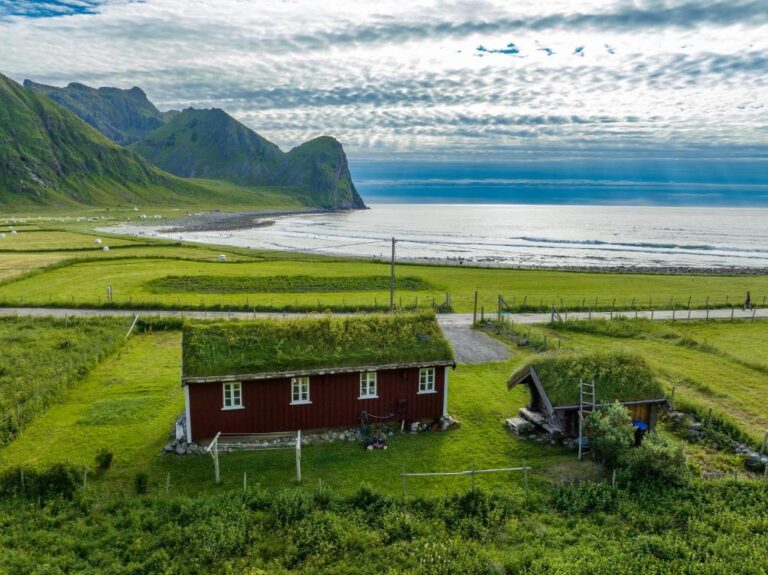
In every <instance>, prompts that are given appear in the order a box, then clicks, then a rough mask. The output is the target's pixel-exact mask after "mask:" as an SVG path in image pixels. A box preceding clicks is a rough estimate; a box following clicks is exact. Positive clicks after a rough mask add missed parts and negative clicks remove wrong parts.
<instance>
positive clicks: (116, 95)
mask: <svg viewBox="0 0 768 575" xmlns="http://www.w3.org/2000/svg"><path fill="white" fill-rule="evenodd" d="M24 87H25V88H27V89H29V90H32V91H33V92H37V93H38V94H43V95H44V96H48V97H49V98H50V99H51V100H53V101H54V102H56V103H57V104H60V105H62V106H64V107H65V108H67V109H68V110H70V111H71V112H74V113H75V114H76V115H77V116H79V117H80V118H81V119H82V120H84V121H85V122H87V123H89V124H90V125H91V126H93V127H94V128H96V129H97V130H98V131H99V132H101V133H102V134H104V135H105V136H106V137H107V138H109V139H110V140H112V141H114V142H117V143H118V144H122V145H123V146H127V145H128V144H131V143H133V142H135V141H137V140H140V139H141V138H143V137H144V136H146V135H147V134H148V133H149V132H151V131H152V130H155V129H157V128H159V127H160V126H162V125H163V124H164V123H165V121H166V115H164V114H163V113H162V112H160V110H158V109H157V108H155V105H154V104H152V102H150V101H149V100H148V99H147V95H146V94H145V93H144V92H143V91H142V90H141V88H135V87H134V88H131V89H130V90H121V89H119V88H98V89H96V88H90V87H88V86H85V85H83V84H78V83H74V82H73V83H71V84H69V85H68V86H67V87H65V88H56V87H54V86H46V85H44V84H37V83H36V82H32V81H31V80H24Z"/></svg>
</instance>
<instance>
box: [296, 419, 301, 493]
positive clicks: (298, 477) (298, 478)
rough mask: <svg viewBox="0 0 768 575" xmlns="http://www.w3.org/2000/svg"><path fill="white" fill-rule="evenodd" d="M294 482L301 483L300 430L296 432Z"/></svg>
mask: <svg viewBox="0 0 768 575" xmlns="http://www.w3.org/2000/svg"><path fill="white" fill-rule="evenodd" d="M296 482H297V483H301V429H299V431H297V432H296Z"/></svg>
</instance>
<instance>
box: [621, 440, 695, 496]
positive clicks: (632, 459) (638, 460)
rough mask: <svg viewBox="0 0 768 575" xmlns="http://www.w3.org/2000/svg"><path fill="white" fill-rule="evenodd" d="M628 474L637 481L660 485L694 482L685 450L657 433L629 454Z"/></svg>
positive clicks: (627, 461) (627, 460) (678, 484)
mask: <svg viewBox="0 0 768 575" xmlns="http://www.w3.org/2000/svg"><path fill="white" fill-rule="evenodd" d="M626 473H627V476H628V478H629V479H631V480H633V481H639V482H643V483H656V484H659V485H673V486H682V485H685V484H687V483H688V482H689V481H690V479H691V477H690V471H689V469H688V463H687V461H686V457H685V452H684V451H683V448H682V447H681V446H680V445H678V444H676V443H673V442H671V441H670V440H668V439H666V438H664V437H662V436H660V435H658V434H656V433H650V434H648V435H646V436H645V438H644V440H643V444H642V445H641V446H640V447H638V448H637V449H633V450H631V451H630V452H629V453H628V454H627V457H626Z"/></svg>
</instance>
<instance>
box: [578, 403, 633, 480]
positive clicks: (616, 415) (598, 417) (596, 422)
mask: <svg viewBox="0 0 768 575" xmlns="http://www.w3.org/2000/svg"><path fill="white" fill-rule="evenodd" d="M587 434H588V435H589V439H590V441H591V443H592V449H593V451H594V454H595V457H597V458H598V459H599V460H600V461H601V462H602V463H603V464H604V465H606V466H608V467H609V468H611V469H614V468H616V467H618V466H619V465H620V463H621V461H622V458H623V457H624V454H625V452H626V451H627V449H628V448H629V447H630V446H631V445H632V444H633V443H634V441H635V430H634V428H633V427H632V418H631V417H630V415H629V412H628V411H627V410H626V408H625V407H624V406H623V405H621V404H620V403H619V402H618V401H617V402H614V403H609V404H607V405H601V406H599V407H598V408H597V409H595V411H593V412H592V413H591V414H590V415H589V418H588V419H587Z"/></svg>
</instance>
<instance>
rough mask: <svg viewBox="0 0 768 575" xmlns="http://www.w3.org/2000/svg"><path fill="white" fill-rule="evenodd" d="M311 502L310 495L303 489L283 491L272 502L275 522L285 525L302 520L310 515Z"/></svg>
mask: <svg viewBox="0 0 768 575" xmlns="http://www.w3.org/2000/svg"><path fill="white" fill-rule="evenodd" d="M311 503H312V502H311V499H310V497H309V496H308V495H307V494H306V493H304V492H302V491H289V490H286V491H282V492H281V493H280V494H279V495H278V496H277V497H276V498H275V500H274V502H273V504H272V514H273V516H274V519H275V523H277V525H279V526H282V527H284V526H286V525H291V524H293V523H296V522H298V521H301V520H302V519H304V518H305V517H306V516H307V515H309V513H310V511H311V509H312V505H311Z"/></svg>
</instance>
